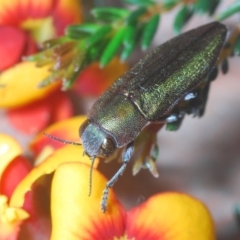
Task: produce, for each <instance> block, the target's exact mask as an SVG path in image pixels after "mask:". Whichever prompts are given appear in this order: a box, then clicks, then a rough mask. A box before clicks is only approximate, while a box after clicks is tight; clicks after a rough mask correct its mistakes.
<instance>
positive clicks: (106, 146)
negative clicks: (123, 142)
mask: <svg viewBox="0 0 240 240" xmlns="http://www.w3.org/2000/svg"><path fill="white" fill-rule="evenodd" d="M101 149H102V151H103V152H104V153H105V154H106V155H108V154H111V153H113V152H114V150H115V149H116V147H115V144H114V142H113V141H112V139H110V138H104V140H103V142H102V145H101Z"/></svg>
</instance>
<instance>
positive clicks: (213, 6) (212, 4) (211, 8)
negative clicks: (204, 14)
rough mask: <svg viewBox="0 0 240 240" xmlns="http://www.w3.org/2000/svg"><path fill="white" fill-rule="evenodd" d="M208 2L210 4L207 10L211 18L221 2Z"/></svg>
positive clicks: (215, 0)
mask: <svg viewBox="0 0 240 240" xmlns="http://www.w3.org/2000/svg"><path fill="white" fill-rule="evenodd" d="M209 2H210V6H209V9H208V13H209V15H210V16H212V15H213V14H214V12H215V10H216V8H217V7H218V4H219V3H220V2H221V0H212V1H209Z"/></svg>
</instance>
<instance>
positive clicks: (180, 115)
mask: <svg viewBox="0 0 240 240" xmlns="http://www.w3.org/2000/svg"><path fill="white" fill-rule="evenodd" d="M184 114H185V113H184V112H183V111H180V112H179V113H173V114H171V115H169V116H168V117H166V118H165V122H166V123H173V122H177V121H179V120H180V119H182V118H183V117H184Z"/></svg>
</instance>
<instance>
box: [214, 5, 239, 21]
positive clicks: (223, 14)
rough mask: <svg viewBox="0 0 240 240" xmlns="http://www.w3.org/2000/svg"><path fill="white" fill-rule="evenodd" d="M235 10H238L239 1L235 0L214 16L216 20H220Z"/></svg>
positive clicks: (235, 11)
mask: <svg viewBox="0 0 240 240" xmlns="http://www.w3.org/2000/svg"><path fill="white" fill-rule="evenodd" d="M237 12H240V1H236V2H235V3H233V4H232V5H230V6H228V7H226V10H225V11H222V12H221V13H219V14H218V15H217V17H216V18H217V20H219V21H222V20H224V19H226V18H228V17H230V16H232V15H233V14H235V13H237Z"/></svg>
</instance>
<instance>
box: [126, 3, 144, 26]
mask: <svg viewBox="0 0 240 240" xmlns="http://www.w3.org/2000/svg"><path fill="white" fill-rule="evenodd" d="M146 12H147V8H146V7H140V8H138V9H137V10H135V11H133V12H132V13H130V15H129V16H128V18H127V19H126V25H130V24H136V23H137V21H138V19H139V18H140V17H141V16H142V15H143V14H145V13H146Z"/></svg>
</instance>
